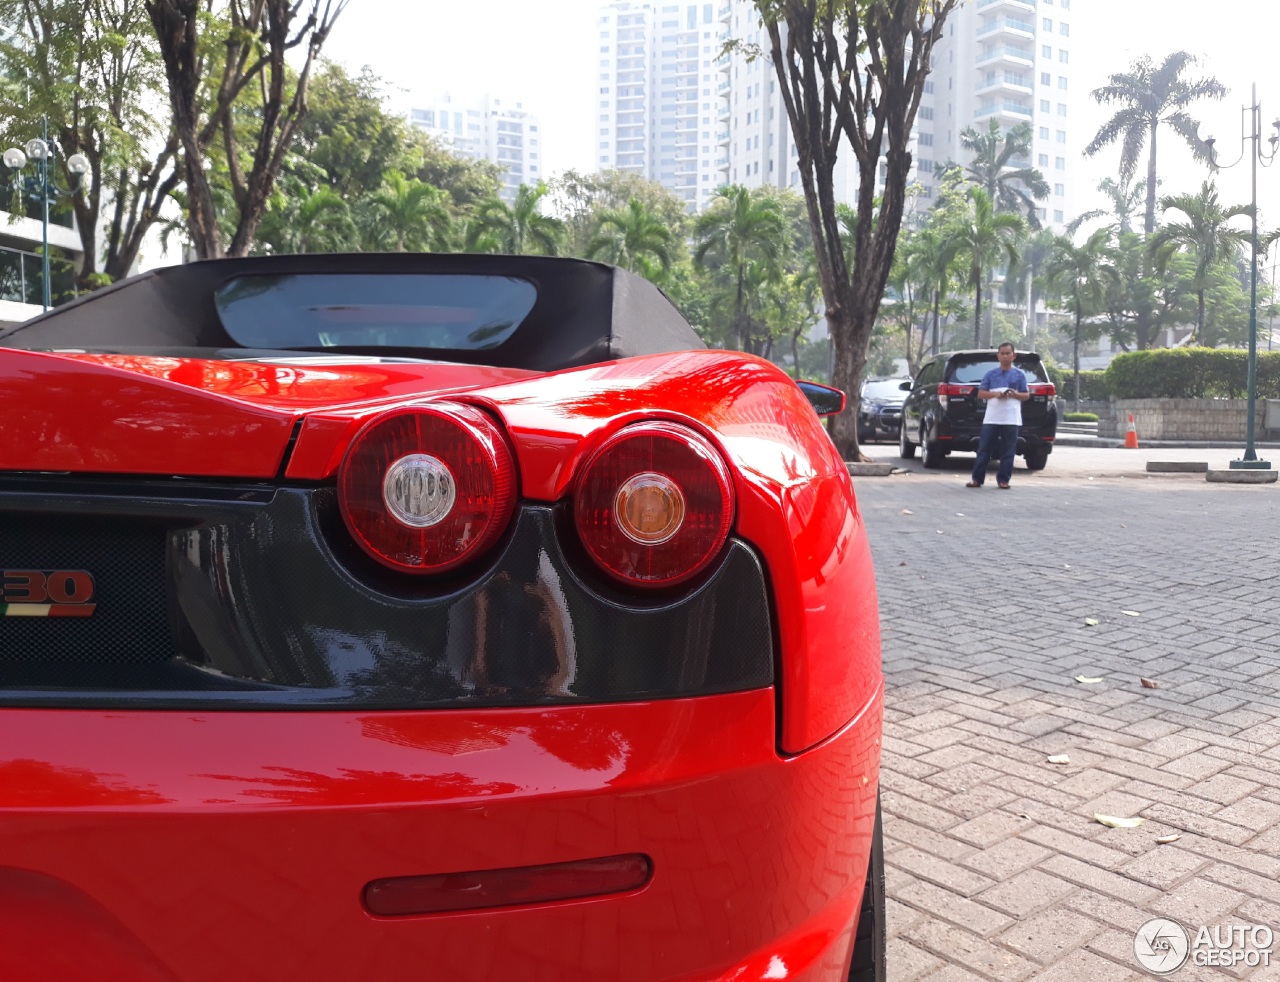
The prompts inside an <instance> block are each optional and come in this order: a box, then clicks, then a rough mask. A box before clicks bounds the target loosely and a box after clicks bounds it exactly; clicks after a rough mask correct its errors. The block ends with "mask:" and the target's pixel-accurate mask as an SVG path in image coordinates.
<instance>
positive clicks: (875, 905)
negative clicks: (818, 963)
mask: <svg viewBox="0 0 1280 982" xmlns="http://www.w3.org/2000/svg"><path fill="white" fill-rule="evenodd" d="M886 914H887V905H886V903H885V891H884V833H883V831H882V830H881V827H880V796H879V794H877V795H876V826H875V831H874V832H873V833H872V834H871V861H870V862H869V863H867V885H866V886H865V887H864V888H863V891H862V910H861V911H860V912H859V913H858V933H857V935H856V936H855V937H854V940H853V960H852V962H851V963H850V965H849V982H885V980H886V979H887V977H888V968H887V948H888V935H887V933H886V927H887V925H886V924H885V917H886Z"/></svg>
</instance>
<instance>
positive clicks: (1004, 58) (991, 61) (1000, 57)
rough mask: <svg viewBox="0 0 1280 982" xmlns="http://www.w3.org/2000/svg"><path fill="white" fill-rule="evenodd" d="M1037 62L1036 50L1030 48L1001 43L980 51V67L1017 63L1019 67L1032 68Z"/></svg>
mask: <svg viewBox="0 0 1280 982" xmlns="http://www.w3.org/2000/svg"><path fill="white" fill-rule="evenodd" d="M1035 63H1036V56H1035V52H1034V51H1032V50H1030V49H1029V48H1017V47H1014V46H1013V45H1008V44H999V45H995V46H993V47H989V48H985V49H983V50H982V51H980V52H978V67H979V68H992V67H995V66H998V65H1001V64H1006V65H1017V66H1018V67H1019V68H1032V67H1034V66H1035Z"/></svg>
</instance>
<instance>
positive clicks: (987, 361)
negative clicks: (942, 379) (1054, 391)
mask: <svg viewBox="0 0 1280 982" xmlns="http://www.w3.org/2000/svg"><path fill="white" fill-rule="evenodd" d="M999 367H1000V362H999V360H998V359H997V358H996V357H995V356H994V355H992V356H991V358H979V359H973V360H968V359H966V360H965V361H960V360H959V359H956V360H955V361H953V362H952V363H951V366H950V372H951V377H950V378H949V379H948V381H950V382H958V383H960V384H961V385H963V384H965V383H972V382H981V381H982V376H984V375H986V374H987V372H989V371H991V369H993V368H999ZM1013 367H1014V368H1021V369H1022V372H1023V374H1024V375H1026V376H1027V381H1028V382H1047V381H1049V376H1048V375H1046V374H1045V371H1044V365H1043V364H1041V362H1040V359H1039V358H1038V357H1025V356H1018V357H1016V358H1014V359H1013Z"/></svg>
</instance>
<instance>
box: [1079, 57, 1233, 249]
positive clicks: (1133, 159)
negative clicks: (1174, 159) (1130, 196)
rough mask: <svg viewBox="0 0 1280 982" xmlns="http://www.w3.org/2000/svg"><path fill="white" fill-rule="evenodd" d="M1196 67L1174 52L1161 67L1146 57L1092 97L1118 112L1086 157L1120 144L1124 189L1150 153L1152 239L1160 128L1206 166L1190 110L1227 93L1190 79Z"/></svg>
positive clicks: (1211, 81) (1208, 81) (1148, 226)
mask: <svg viewBox="0 0 1280 982" xmlns="http://www.w3.org/2000/svg"><path fill="white" fill-rule="evenodd" d="M1195 63H1196V59H1195V58H1194V57H1193V56H1192V55H1190V54H1188V53H1187V52H1185V51H1175V52H1174V53H1173V54H1171V55H1168V56H1167V57H1166V58H1165V59H1164V61H1162V62H1161V63H1160V64H1159V65H1157V64H1156V63H1155V62H1153V61H1152V60H1151V58H1150V57H1148V56H1143V57H1142V58H1139V59H1137V60H1136V61H1134V62H1133V63H1132V64H1131V65H1130V66H1129V70H1128V71H1125V72H1118V73H1116V74H1115V75H1112V76H1111V77H1110V80H1109V81H1108V83H1107V84H1106V85H1104V86H1102V88H1100V89H1095V90H1094V92H1093V97H1094V99H1096V100H1097V101H1098V102H1099V103H1100V104H1101V105H1109V106H1117V107H1118V108H1117V109H1116V112H1115V114H1114V115H1113V116H1112V117H1111V118H1110V119H1109V120H1107V121H1106V122H1105V123H1103V124H1102V127H1101V128H1100V129H1099V130H1098V132H1097V134H1095V136H1094V138H1093V139H1092V140H1091V141H1089V145H1088V146H1087V147H1085V148H1084V152H1085V156H1092V155H1094V154H1096V153H1098V152H1099V151H1100V150H1102V149H1103V148H1104V147H1109V146H1111V144H1113V143H1119V144H1120V183H1121V184H1122V185H1125V184H1128V183H1129V181H1131V180H1132V179H1133V177H1134V175H1135V174H1136V173H1137V169H1138V159H1139V157H1140V156H1141V154H1142V151H1143V148H1144V147H1145V148H1146V151H1147V181H1146V191H1147V210H1146V222H1145V225H1144V226H1143V229H1144V231H1145V232H1146V234H1147V235H1150V234H1151V233H1152V232H1154V231H1155V227H1156V184H1157V181H1158V178H1159V172H1158V171H1157V169H1156V135H1157V133H1158V131H1159V128H1160V125H1161V124H1162V123H1163V124H1166V125H1168V126H1169V127H1170V128H1171V129H1172V130H1173V131H1174V132H1175V133H1176V134H1177V135H1178V136H1179V137H1181V138H1182V141H1183V142H1184V143H1185V144H1186V145H1187V146H1188V147H1190V148H1191V151H1192V153H1194V154H1195V155H1196V157H1197V159H1200V160H1203V161H1205V162H1206V163H1207V162H1208V160H1209V156H1208V145H1207V144H1206V143H1205V142H1204V141H1203V140H1201V139H1200V136H1199V134H1198V133H1197V130H1198V128H1199V125H1200V124H1199V122H1198V121H1197V120H1196V119H1195V118H1194V117H1193V116H1192V115H1191V113H1190V112H1188V110H1189V108H1190V107H1191V105H1192V104H1193V103H1196V102H1199V101H1200V100H1201V99H1222V98H1224V97H1225V96H1226V94H1227V89H1226V86H1224V85H1223V84H1222V83H1221V82H1219V81H1218V80H1217V79H1216V78H1213V77H1212V76H1207V77H1205V78H1201V79H1194V80H1192V79H1188V78H1187V77H1186V73H1187V71H1188V70H1189V69H1190V68H1192V67H1193V66H1194V65H1195Z"/></svg>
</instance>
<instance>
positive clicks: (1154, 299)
mask: <svg viewBox="0 0 1280 982" xmlns="http://www.w3.org/2000/svg"><path fill="white" fill-rule="evenodd" d="M1150 259H1151V256H1150V249H1149V248H1148V246H1147V241H1146V238H1145V237H1144V236H1142V235H1140V234H1138V233H1136V232H1134V233H1129V234H1121V235H1120V236H1119V237H1118V238H1117V239H1116V241H1115V246H1114V251H1113V254H1112V263H1113V265H1114V266H1115V269H1116V273H1117V276H1116V279H1115V281H1114V282H1109V283H1108V284H1107V288H1106V291H1105V294H1106V295H1105V297H1104V299H1103V305H1102V319H1101V320H1100V321H1098V323H1097V327H1098V328H1104V327H1105V330H1106V332H1107V334H1109V335H1110V336H1111V338H1112V339H1113V340H1114V341H1115V342H1116V343H1117V344H1119V345H1120V346H1121V347H1122V348H1123V349H1124V350H1126V351H1128V350H1131V349H1133V348H1137V349H1139V350H1145V349H1146V348H1150V347H1152V346H1153V345H1156V344H1157V343H1158V342H1159V340H1160V338H1161V336H1162V335H1163V334H1164V332H1165V330H1166V329H1167V328H1171V327H1177V326H1178V325H1180V324H1185V323H1187V322H1188V321H1189V320H1190V319H1191V318H1192V317H1193V316H1194V308H1193V307H1192V304H1191V300H1192V297H1193V296H1194V294H1192V292H1191V288H1190V287H1191V276H1192V262H1191V260H1190V258H1189V257H1188V256H1187V255H1186V254H1185V253H1178V254H1176V255H1173V256H1171V257H1169V258H1168V260H1167V262H1165V263H1163V264H1161V266H1159V267H1155V266H1153V264H1152V263H1151V261H1150ZM1092 333H1093V334H1096V332H1092ZM1085 336H1086V337H1089V336H1091V331H1090V325H1085Z"/></svg>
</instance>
